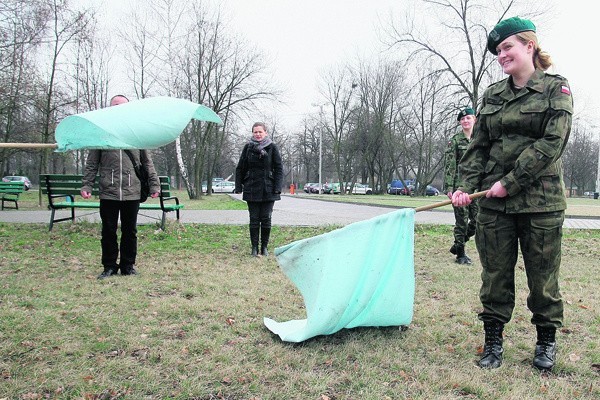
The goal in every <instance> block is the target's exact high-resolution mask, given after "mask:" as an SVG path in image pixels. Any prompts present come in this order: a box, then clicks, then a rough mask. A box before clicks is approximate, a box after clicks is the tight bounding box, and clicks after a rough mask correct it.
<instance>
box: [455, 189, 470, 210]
mask: <svg viewBox="0 0 600 400" xmlns="http://www.w3.org/2000/svg"><path fill="white" fill-rule="evenodd" d="M469 204H471V198H470V197H469V195H468V194H467V193H465V192H463V191H460V190H457V191H456V192H454V193H453V194H452V205H453V206H454V207H464V206H468V205H469Z"/></svg>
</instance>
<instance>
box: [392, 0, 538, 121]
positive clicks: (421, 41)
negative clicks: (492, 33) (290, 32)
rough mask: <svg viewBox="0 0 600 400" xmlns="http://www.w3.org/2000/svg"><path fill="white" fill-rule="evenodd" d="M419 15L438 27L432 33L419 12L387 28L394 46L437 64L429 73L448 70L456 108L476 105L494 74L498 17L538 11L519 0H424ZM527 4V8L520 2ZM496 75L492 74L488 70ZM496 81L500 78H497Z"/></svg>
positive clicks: (411, 58)
mask: <svg viewBox="0 0 600 400" xmlns="http://www.w3.org/2000/svg"><path fill="white" fill-rule="evenodd" d="M419 3H420V5H419V8H420V10H421V11H422V14H420V16H421V17H423V16H424V14H426V15H427V16H431V17H432V18H433V19H434V21H435V22H436V23H435V24H434V25H435V26H436V27H437V29H438V31H436V32H435V33H428V32H427V31H425V30H424V29H423V26H424V24H421V23H419V22H418V20H417V18H416V17H414V16H413V17H412V18H410V17H409V18H407V20H405V21H402V22H398V21H391V22H390V24H389V26H387V27H386V29H385V30H386V36H387V38H388V39H387V43H388V44H389V45H390V47H391V48H397V49H401V50H403V51H405V52H406V54H407V57H408V60H409V61H414V62H417V63H418V64H422V63H426V64H428V65H431V66H432V67H433V71H431V72H442V73H444V74H448V75H449V80H450V84H451V86H452V88H453V95H454V101H456V109H458V108H460V107H461V106H464V105H465V104H471V105H473V106H474V107H475V106H477V104H478V101H479V98H480V92H481V88H482V87H484V88H485V87H486V86H487V85H488V84H489V83H490V82H491V81H492V79H493V78H497V76H498V75H497V71H496V75H495V76H492V75H493V74H494V72H495V71H493V70H490V66H491V65H492V64H493V63H494V58H493V55H492V54H490V53H489V52H488V51H487V49H486V45H487V35H488V32H489V30H490V29H491V28H493V27H494V25H495V24H496V23H498V22H499V21H500V20H502V19H504V18H506V17H509V16H512V15H513V14H515V15H516V13H518V11H521V13H520V15H522V16H533V15H540V14H541V12H539V11H533V10H532V7H533V5H532V4H531V3H526V2H525V1H521V0H500V1H492V0H421V1H419ZM521 4H523V5H525V4H526V5H527V7H528V8H529V12H525V11H526V10H525V9H524V8H523V7H522V6H521ZM490 74H492V75H490ZM493 80H496V79H493Z"/></svg>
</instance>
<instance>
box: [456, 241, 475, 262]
mask: <svg viewBox="0 0 600 400" xmlns="http://www.w3.org/2000/svg"><path fill="white" fill-rule="evenodd" d="M456 262H457V263H459V264H472V263H473V262H472V261H471V259H470V258H469V257H468V256H467V255H466V254H465V245H464V244H461V245H457V246H456Z"/></svg>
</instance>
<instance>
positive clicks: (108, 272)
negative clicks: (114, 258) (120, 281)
mask: <svg viewBox="0 0 600 400" xmlns="http://www.w3.org/2000/svg"><path fill="white" fill-rule="evenodd" d="M116 274H117V270H116V269H105V270H104V271H102V273H101V274H100V275H98V279H104V278H108V277H109V276H113V275H116Z"/></svg>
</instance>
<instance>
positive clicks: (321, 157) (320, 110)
mask: <svg viewBox="0 0 600 400" xmlns="http://www.w3.org/2000/svg"><path fill="white" fill-rule="evenodd" d="M325 104H327V103H323V104H314V103H313V105H312V106H313V107H319V116H320V118H321V119H322V118H323V106H324V105H325ZM323 126H324V123H323V121H322V120H321V129H319V194H321V193H322V192H323V186H321V182H322V178H321V177H322V172H323Z"/></svg>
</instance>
